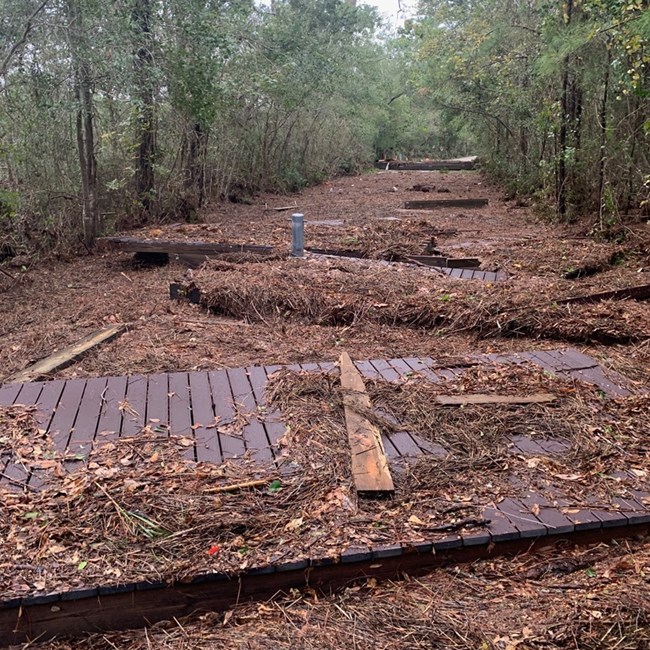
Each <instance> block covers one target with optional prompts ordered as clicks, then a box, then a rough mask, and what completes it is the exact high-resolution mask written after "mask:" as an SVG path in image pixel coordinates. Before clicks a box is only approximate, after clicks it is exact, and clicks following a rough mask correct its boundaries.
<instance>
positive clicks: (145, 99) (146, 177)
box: [131, 0, 156, 214]
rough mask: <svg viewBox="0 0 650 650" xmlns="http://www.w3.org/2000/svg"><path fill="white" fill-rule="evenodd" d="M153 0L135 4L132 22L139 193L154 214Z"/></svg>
mask: <svg viewBox="0 0 650 650" xmlns="http://www.w3.org/2000/svg"><path fill="white" fill-rule="evenodd" d="M151 18H152V8H151V0H135V4H134V7H133V11H132V14H131V21H132V25H133V30H134V36H135V43H136V46H135V52H134V63H133V65H134V68H135V80H136V89H137V90H136V92H137V93H138V99H139V102H138V114H137V118H136V125H135V130H136V142H137V145H138V149H137V157H136V161H135V192H136V196H137V199H138V202H139V204H140V206H141V207H142V210H143V212H145V213H146V214H150V213H151V208H152V201H153V196H154V191H155V175H154V159H155V152H156V115H155V104H154V83H155V82H154V79H153V65H154V61H153V52H152V49H153V43H152V35H151Z"/></svg>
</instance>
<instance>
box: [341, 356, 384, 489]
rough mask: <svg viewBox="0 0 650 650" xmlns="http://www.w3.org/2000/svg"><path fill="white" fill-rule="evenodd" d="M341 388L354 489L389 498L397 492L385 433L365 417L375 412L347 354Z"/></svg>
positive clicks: (342, 366) (342, 361) (342, 369)
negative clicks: (390, 466)
mask: <svg viewBox="0 0 650 650" xmlns="http://www.w3.org/2000/svg"><path fill="white" fill-rule="evenodd" d="M340 366H341V386H342V387H343V406H344V410H345V423H346V426H347V430H348V440H349V442H350V451H351V456H352V475H353V478H354V485H355V487H356V489H357V492H358V494H359V495H360V496H374V497H381V496H388V495H391V494H393V493H394V492H395V486H394V485H393V479H392V477H391V475H390V469H389V467H388V458H387V456H386V451H385V450H384V445H383V443H382V441H381V433H380V432H379V429H377V427H376V426H374V425H373V424H372V423H370V422H369V421H368V420H367V419H366V418H365V417H364V416H363V415H361V413H363V412H364V411H366V412H367V411H369V410H370V409H371V404H370V397H369V396H368V393H367V392H366V387H365V386H364V383H363V379H362V377H361V374H360V373H359V371H358V370H357V369H356V368H355V366H354V364H353V363H352V360H351V359H350V356H349V355H348V353H347V352H344V353H343V354H342V355H341V359H340Z"/></svg>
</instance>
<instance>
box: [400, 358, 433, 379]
mask: <svg viewBox="0 0 650 650" xmlns="http://www.w3.org/2000/svg"><path fill="white" fill-rule="evenodd" d="M403 361H404V363H406V365H408V366H409V367H410V368H411V370H412V371H413V372H414V373H417V374H419V375H422V377H424V378H425V379H428V380H429V381H432V382H434V383H438V382H439V381H440V376H439V375H438V373H436V372H435V371H434V370H432V369H431V368H430V367H429V363H428V361H430V359H421V358H417V357H407V358H405V359H403Z"/></svg>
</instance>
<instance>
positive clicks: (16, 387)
mask: <svg viewBox="0 0 650 650" xmlns="http://www.w3.org/2000/svg"><path fill="white" fill-rule="evenodd" d="M21 388H22V384H6V385H4V386H1V387H0V406H11V405H12V404H13V403H14V400H15V399H16V396H17V395H18V393H19V392H20V389H21Z"/></svg>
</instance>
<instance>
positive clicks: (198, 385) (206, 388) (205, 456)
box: [188, 371, 223, 463]
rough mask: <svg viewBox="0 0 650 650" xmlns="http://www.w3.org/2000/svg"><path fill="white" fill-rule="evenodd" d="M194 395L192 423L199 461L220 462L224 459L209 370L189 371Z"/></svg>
mask: <svg viewBox="0 0 650 650" xmlns="http://www.w3.org/2000/svg"><path fill="white" fill-rule="evenodd" d="M188 379H189V382H190V393H191V395H192V425H193V427H194V441H195V443H194V444H195V446H196V460H197V462H199V463H220V462H221V461H222V460H223V457H222V456H221V448H220V447H219V435H218V434H217V429H216V425H215V422H216V420H215V414H214V406H213V404H212V390H211V388H210V379H209V376H208V373H207V372H203V371H201V372H197V371H194V372H190V373H188Z"/></svg>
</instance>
